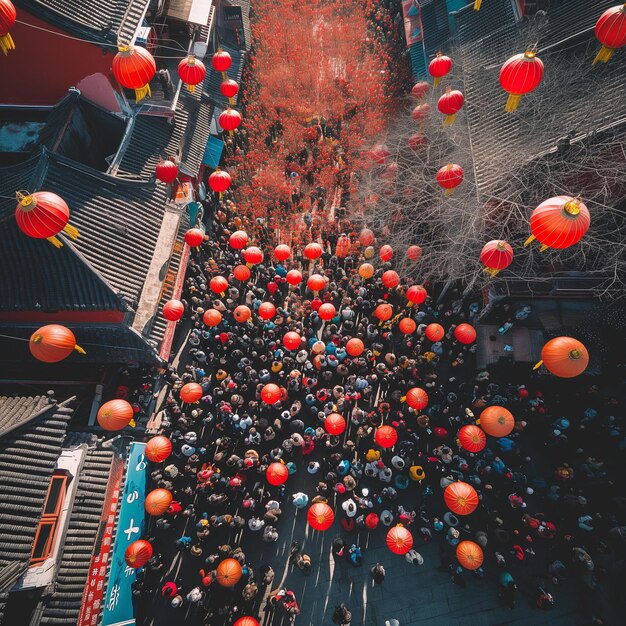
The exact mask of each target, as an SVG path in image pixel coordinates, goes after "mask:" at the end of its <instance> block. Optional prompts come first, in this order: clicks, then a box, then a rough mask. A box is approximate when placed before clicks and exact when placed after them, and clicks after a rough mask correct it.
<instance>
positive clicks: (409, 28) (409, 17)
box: [402, 0, 424, 48]
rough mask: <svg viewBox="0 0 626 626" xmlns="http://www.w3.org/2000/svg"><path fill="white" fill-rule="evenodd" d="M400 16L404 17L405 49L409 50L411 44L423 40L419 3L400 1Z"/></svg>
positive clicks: (409, 0) (412, 0) (410, 0)
mask: <svg viewBox="0 0 626 626" xmlns="http://www.w3.org/2000/svg"><path fill="white" fill-rule="evenodd" d="M402 14H403V15H404V33H405V35H406V47H407V48H410V47H411V46H412V45H413V44H416V43H418V42H420V41H422V39H424V34H423V33H422V9H421V7H420V3H419V2H418V1H417V0H402Z"/></svg>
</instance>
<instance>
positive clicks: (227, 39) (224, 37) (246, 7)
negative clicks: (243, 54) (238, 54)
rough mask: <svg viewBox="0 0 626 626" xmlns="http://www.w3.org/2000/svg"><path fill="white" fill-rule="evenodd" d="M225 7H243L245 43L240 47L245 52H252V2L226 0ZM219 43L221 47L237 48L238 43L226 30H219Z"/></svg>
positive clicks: (247, 0)
mask: <svg viewBox="0 0 626 626" xmlns="http://www.w3.org/2000/svg"><path fill="white" fill-rule="evenodd" d="M224 5H226V6H232V7H241V17H242V20H243V36H244V39H245V41H243V42H241V44H242V45H240V46H238V47H240V48H243V49H245V50H250V47H251V46H252V31H251V30H250V0H224ZM219 41H220V45H222V47H224V44H225V43H227V44H229V45H233V46H236V45H237V41H236V39H235V37H234V36H233V33H232V31H228V30H226V29H225V28H223V27H222V28H220V29H219Z"/></svg>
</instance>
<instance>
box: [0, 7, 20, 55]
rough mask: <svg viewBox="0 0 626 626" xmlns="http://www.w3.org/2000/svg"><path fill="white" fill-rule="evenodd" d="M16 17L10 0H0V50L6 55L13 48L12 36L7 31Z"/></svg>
mask: <svg viewBox="0 0 626 626" xmlns="http://www.w3.org/2000/svg"><path fill="white" fill-rule="evenodd" d="M16 19H17V13H16V11H15V6H14V5H13V3H12V2H11V0H0V50H2V53H3V54H4V55H5V56H6V55H7V54H8V53H9V50H15V44H14V43H13V37H11V33H10V32H9V31H10V30H11V29H12V28H13V26H14V24H15V20H16Z"/></svg>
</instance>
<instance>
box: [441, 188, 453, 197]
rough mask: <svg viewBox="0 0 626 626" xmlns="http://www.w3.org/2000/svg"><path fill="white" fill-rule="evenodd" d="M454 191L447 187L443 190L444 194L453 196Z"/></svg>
mask: <svg viewBox="0 0 626 626" xmlns="http://www.w3.org/2000/svg"><path fill="white" fill-rule="evenodd" d="M453 193H454V189H446V190H445V191H444V192H443V195H444V196H451V195H452V194H453Z"/></svg>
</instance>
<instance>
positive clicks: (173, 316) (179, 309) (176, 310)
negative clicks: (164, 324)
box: [163, 300, 185, 322]
mask: <svg viewBox="0 0 626 626" xmlns="http://www.w3.org/2000/svg"><path fill="white" fill-rule="evenodd" d="M184 313H185V305H184V304H183V303H182V302H181V301H180V300H168V301H167V302H166V303H165V304H164V305H163V317H164V318H165V319H166V320H167V321H168V322H177V321H178V320H179V319H180V318H181V317H182V316H183V314H184Z"/></svg>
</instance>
